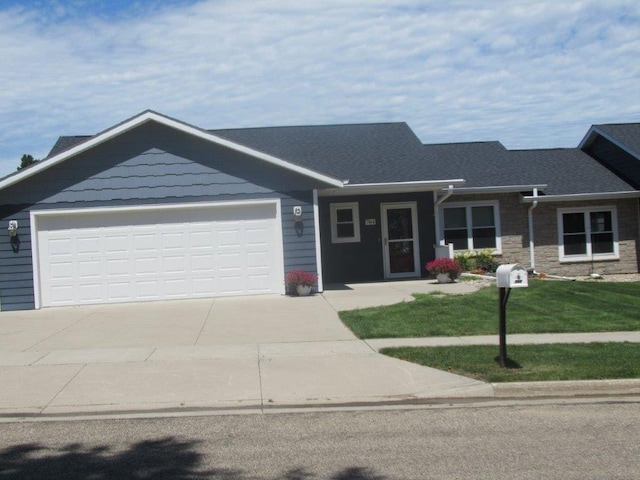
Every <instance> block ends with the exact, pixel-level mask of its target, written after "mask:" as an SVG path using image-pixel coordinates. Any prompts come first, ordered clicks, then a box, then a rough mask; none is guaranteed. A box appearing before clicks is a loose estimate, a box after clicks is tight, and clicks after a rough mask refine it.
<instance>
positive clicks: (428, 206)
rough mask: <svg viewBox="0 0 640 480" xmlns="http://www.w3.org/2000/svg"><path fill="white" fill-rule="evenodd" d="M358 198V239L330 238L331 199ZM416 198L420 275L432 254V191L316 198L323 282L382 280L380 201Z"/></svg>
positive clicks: (433, 232) (433, 234)
mask: <svg viewBox="0 0 640 480" xmlns="http://www.w3.org/2000/svg"><path fill="white" fill-rule="evenodd" d="M342 202H358V207H359V213H360V242H357V243H337V244H334V243H332V242H331V219H330V211H329V206H330V204H331V203H342ZM393 202H416V204H417V215H418V235H419V245H420V265H421V275H423V276H424V275H425V272H424V269H423V268H422V266H424V265H425V264H426V263H427V262H428V261H429V260H432V259H433V258H434V256H435V252H434V248H433V245H434V243H435V242H434V240H435V225H434V218H433V194H432V192H421V193H404V194H390V195H367V196H345V197H324V198H320V231H321V232H322V237H321V239H320V244H321V246H322V272H323V276H324V281H325V283H342V282H366V281H380V280H384V264H383V257H382V256H383V251H382V230H381V229H382V221H381V218H380V204H382V203H393ZM367 218H370V219H372V218H373V219H376V224H375V225H365V220H366V219H367Z"/></svg>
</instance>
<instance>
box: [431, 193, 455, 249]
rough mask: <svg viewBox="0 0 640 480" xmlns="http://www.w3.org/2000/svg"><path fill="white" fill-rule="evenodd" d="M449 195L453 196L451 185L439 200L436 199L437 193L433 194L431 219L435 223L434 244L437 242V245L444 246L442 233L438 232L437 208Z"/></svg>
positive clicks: (438, 213) (438, 211) (438, 217)
mask: <svg viewBox="0 0 640 480" xmlns="http://www.w3.org/2000/svg"><path fill="white" fill-rule="evenodd" d="M451 195H453V185H449V187H448V188H447V193H445V194H444V195H443V196H441V197H440V198H438V192H433V199H434V203H433V218H434V220H435V223H436V242H438V245H444V236H442V235H441V233H442V232H441V231H440V209H439V207H440V205H441V204H442V202H444V201H445V200H446V199H447V198H449V197H450V196H451Z"/></svg>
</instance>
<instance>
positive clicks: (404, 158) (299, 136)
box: [211, 123, 450, 185]
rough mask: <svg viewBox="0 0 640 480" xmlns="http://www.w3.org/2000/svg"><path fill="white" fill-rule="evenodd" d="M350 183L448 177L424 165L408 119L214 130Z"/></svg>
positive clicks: (234, 139) (444, 178)
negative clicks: (385, 121) (405, 121)
mask: <svg viewBox="0 0 640 480" xmlns="http://www.w3.org/2000/svg"><path fill="white" fill-rule="evenodd" d="M211 133H213V134H215V135H218V136H221V137H223V138H227V139H228V140H232V141H235V142H238V143H240V144H243V145H248V146H250V147H252V148H255V149H256V150H260V151H263V152H266V153H269V154H271V155H275V156H278V157H280V158H285V159H287V160H289V161H291V162H293V163H297V164H299V165H301V166H304V167H307V168H310V169H313V170H317V171H320V172H324V173H325V174H326V175H331V176H333V177H335V178H342V179H348V180H349V184H351V185H353V184H368V183H393V182H412V181H426V180H447V179H449V178H450V177H443V176H441V175H439V174H438V173H437V172H432V171H430V170H429V169H428V168H425V167H426V165H425V162H424V160H425V156H424V152H423V150H422V144H421V143H420V140H419V139H418V138H417V137H416V135H415V134H414V133H413V131H412V130H411V129H410V128H409V126H408V125H407V124H406V123H372V124H348V125H318V126H297V127H295V126H294V127H265V128H248V129H234V130H211Z"/></svg>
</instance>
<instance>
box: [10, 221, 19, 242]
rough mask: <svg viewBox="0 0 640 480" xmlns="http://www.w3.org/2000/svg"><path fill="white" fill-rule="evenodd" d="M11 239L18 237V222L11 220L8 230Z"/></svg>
mask: <svg viewBox="0 0 640 480" xmlns="http://www.w3.org/2000/svg"><path fill="white" fill-rule="evenodd" d="M7 230H8V232H9V236H10V237H12V238H13V237H15V236H16V235H18V221H17V220H9V228H7Z"/></svg>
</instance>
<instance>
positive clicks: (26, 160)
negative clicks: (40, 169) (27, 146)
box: [18, 153, 40, 170]
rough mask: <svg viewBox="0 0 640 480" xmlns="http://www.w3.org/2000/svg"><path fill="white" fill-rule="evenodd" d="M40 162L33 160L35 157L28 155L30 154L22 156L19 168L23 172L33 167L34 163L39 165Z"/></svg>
mask: <svg viewBox="0 0 640 480" xmlns="http://www.w3.org/2000/svg"><path fill="white" fill-rule="evenodd" d="M39 161H40V160H35V159H34V158H33V156H31V155H28V154H26V153H25V154H24V155H22V158H21V159H20V166H19V167H18V170H22V169H23V168H26V167H28V166H29V165H33V164H34V163H38V162H39Z"/></svg>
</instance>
